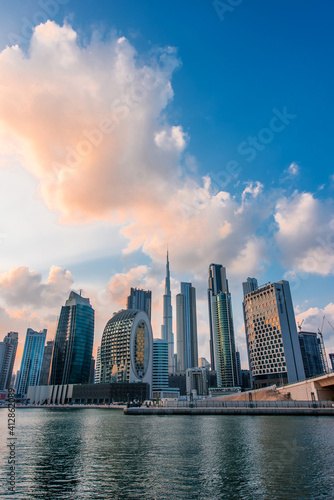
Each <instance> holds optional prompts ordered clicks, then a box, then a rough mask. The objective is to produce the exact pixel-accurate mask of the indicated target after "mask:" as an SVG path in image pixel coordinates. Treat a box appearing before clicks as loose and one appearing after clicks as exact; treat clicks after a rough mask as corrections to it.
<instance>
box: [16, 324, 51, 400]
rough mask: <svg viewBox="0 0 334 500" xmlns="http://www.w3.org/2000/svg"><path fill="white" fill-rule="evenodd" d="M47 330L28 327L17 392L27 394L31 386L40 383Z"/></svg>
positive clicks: (22, 394)
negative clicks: (35, 329) (38, 330)
mask: <svg viewBox="0 0 334 500" xmlns="http://www.w3.org/2000/svg"><path fill="white" fill-rule="evenodd" d="M46 333H47V330H46V329H44V330H41V331H40V332H36V331H34V330H32V329H31V328H28V330H27V335H26V339H25V343H24V349H23V356H22V361H21V368H20V375H19V381H18V385H17V390H16V392H17V394H19V395H21V396H24V395H25V394H27V390H28V387H29V386H36V385H39V379H40V375H41V368H42V360H43V353H44V346H45V339H46Z"/></svg>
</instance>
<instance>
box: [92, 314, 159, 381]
mask: <svg viewBox="0 0 334 500" xmlns="http://www.w3.org/2000/svg"><path fill="white" fill-rule="evenodd" d="M152 358H153V335H152V328H151V323H150V320H149V318H148V316H147V314H146V313H145V312H144V311H138V310H135V309H128V310H124V311H120V312H118V313H116V314H115V315H114V316H113V317H112V318H111V319H110V320H109V321H108V323H107V325H106V327H105V329H104V331H103V335H102V341H101V377H100V382H101V383H102V384H108V383H115V382H117V383H132V382H143V383H148V384H149V385H150V387H152V363H153V359H152Z"/></svg>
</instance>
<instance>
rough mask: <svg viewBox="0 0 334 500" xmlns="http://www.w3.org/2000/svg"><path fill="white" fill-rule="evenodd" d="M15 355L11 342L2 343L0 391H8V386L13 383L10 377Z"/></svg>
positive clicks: (0, 353) (0, 352)
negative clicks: (12, 360)
mask: <svg viewBox="0 0 334 500" xmlns="http://www.w3.org/2000/svg"><path fill="white" fill-rule="evenodd" d="M12 354H13V345H12V344H10V343H9V342H0V391H3V390H4V389H6V386H7V384H8V379H9V382H10V381H11V378H10V377H9V366H10V363H11V359H12Z"/></svg>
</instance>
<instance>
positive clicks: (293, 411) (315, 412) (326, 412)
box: [124, 407, 334, 417]
mask: <svg viewBox="0 0 334 500" xmlns="http://www.w3.org/2000/svg"><path fill="white" fill-rule="evenodd" d="M124 413H125V414H126V415H312V416H331V417H334V408H328V407H327V408H301V407H299V408H298V407H297V408H294V407H290V408H273V407H272V408H264V407H262V408H261V407H253V408H249V407H248V408H247V407H243V408H242V407H238V408H210V407H206V408H187V407H184V408H163V407H149V408H146V407H140V408H124Z"/></svg>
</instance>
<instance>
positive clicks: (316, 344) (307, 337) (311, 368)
mask: <svg viewBox="0 0 334 500" xmlns="http://www.w3.org/2000/svg"><path fill="white" fill-rule="evenodd" d="M298 339H299V344H300V350H301V353H302V358H303V365H304V370H305V377H306V378H309V377H314V376H315V375H321V374H322V373H325V372H326V368H325V365H324V359H323V353H322V346H321V341H320V339H319V338H318V335H317V333H315V332H303V331H301V332H298Z"/></svg>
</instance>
